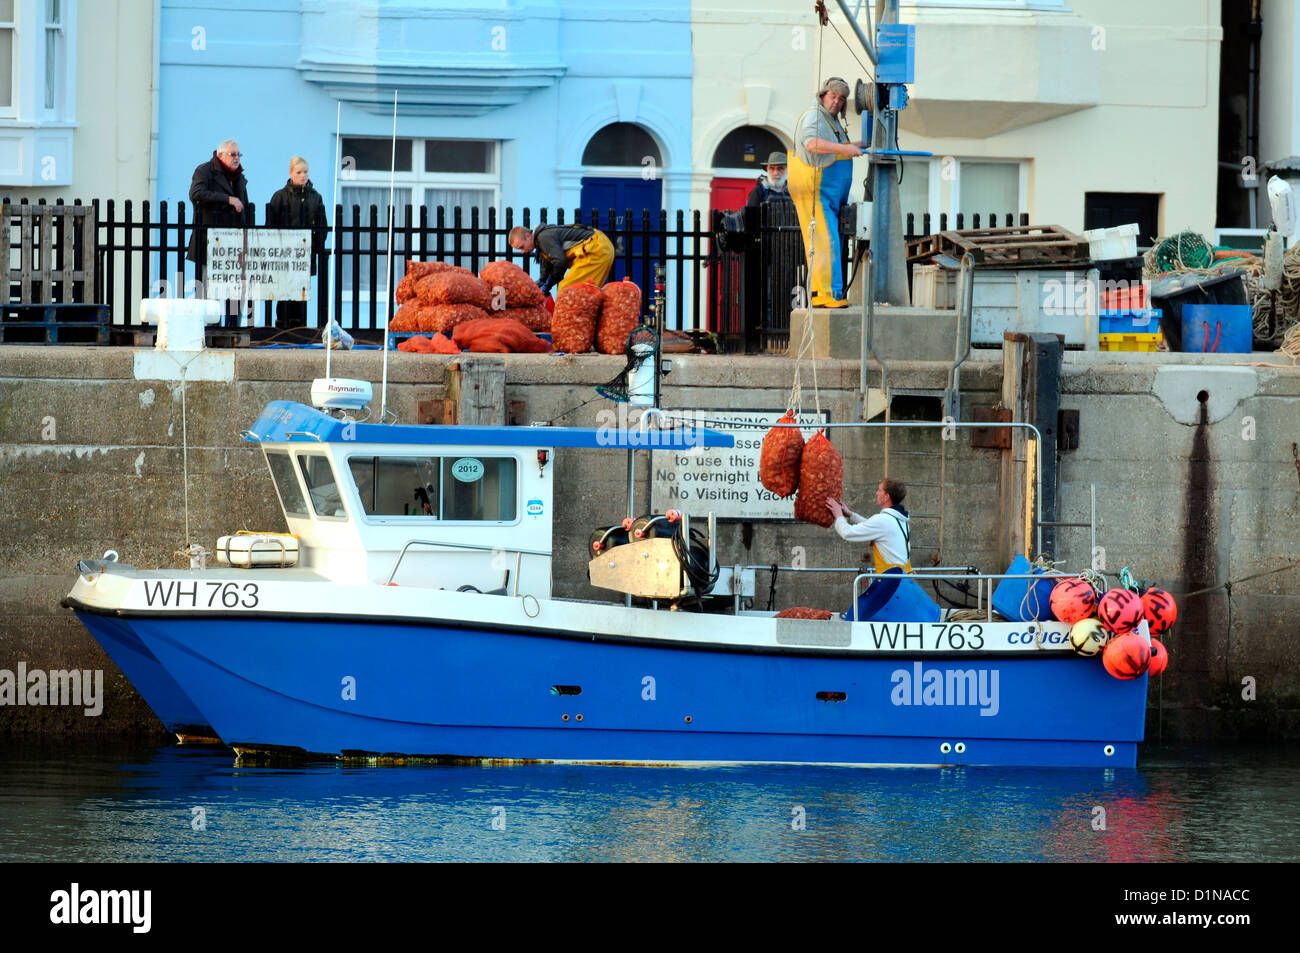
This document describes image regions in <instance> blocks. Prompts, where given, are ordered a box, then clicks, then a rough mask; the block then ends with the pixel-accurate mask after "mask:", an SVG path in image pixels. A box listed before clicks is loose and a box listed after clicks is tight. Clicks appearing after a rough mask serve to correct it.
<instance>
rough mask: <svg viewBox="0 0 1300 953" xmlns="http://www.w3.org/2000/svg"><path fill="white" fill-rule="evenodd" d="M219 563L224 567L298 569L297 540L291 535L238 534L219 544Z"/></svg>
mask: <svg viewBox="0 0 1300 953" xmlns="http://www.w3.org/2000/svg"><path fill="white" fill-rule="evenodd" d="M217 562H218V563H220V564H221V565H223V566H240V567H243V568H248V569H251V568H253V567H254V566H277V567H285V566H296V565H298V537H297V536H294V535H292V534H291V533H237V534H235V535H234V536H222V537H221V538H220V539H219V540H217Z"/></svg>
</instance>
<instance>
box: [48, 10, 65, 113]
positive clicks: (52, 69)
mask: <svg viewBox="0 0 1300 953" xmlns="http://www.w3.org/2000/svg"><path fill="white" fill-rule="evenodd" d="M44 2H45V23H44V40H45V50H44V54H45V55H44V60H45V64H44V65H45V88H44V92H43V99H42V102H43V108H44V110H45V111H46V112H47V113H53V114H54V115H56V116H57V115H59V114H60V113H61V112H62V111H63V97H64V92H65V90H66V88H67V82H66V78H65V73H66V72H67V60H68V44H67V31H66V30H65V28H64V27H65V24H64V20H63V18H64V14H65V13H66V10H65V9H64V0H44Z"/></svg>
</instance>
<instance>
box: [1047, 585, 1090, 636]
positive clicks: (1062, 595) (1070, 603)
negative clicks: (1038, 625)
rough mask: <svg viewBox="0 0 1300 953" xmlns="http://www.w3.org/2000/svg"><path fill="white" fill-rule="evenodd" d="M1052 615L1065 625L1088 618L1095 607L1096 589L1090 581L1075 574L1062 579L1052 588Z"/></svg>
mask: <svg viewBox="0 0 1300 953" xmlns="http://www.w3.org/2000/svg"><path fill="white" fill-rule="evenodd" d="M1051 603H1052V615H1054V616H1056V618H1057V619H1059V620H1060V621H1062V622H1064V623H1065V624H1066V625H1074V624H1075V623H1076V622H1081V621H1082V620H1084V619H1086V618H1088V616H1090V615H1092V613H1093V610H1094V609H1096V608H1097V590H1096V589H1093V588H1092V583H1090V582H1087V581H1085V580H1083V579H1080V578H1079V577H1078V576H1075V577H1074V578H1073V579H1062V580H1061V581H1060V582H1058V583H1057V584H1056V586H1055V588H1053V589H1052V599H1051Z"/></svg>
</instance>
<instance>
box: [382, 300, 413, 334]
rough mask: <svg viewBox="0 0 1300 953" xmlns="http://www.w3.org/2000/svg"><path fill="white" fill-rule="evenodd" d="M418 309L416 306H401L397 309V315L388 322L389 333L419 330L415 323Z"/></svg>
mask: <svg viewBox="0 0 1300 953" xmlns="http://www.w3.org/2000/svg"><path fill="white" fill-rule="evenodd" d="M419 309H420V306H419V305H416V304H404V305H402V306H401V307H400V308H398V309H397V313H396V314H394V315H393V320H391V321H389V322H388V330H390V331H418V330H420V328H419V326H418V325H417V323H416V322H417V321H418V320H419V318H418V315H417V312H418V311H419Z"/></svg>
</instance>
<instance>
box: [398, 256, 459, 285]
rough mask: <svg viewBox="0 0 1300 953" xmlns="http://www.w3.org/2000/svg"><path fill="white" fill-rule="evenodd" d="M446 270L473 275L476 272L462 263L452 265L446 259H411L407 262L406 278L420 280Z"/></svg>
mask: <svg viewBox="0 0 1300 953" xmlns="http://www.w3.org/2000/svg"><path fill="white" fill-rule="evenodd" d="M444 271H458V272H460V273H461V274H463V275H472V274H474V272H472V271H470V270H469V269H468V268H462V267H461V266H460V265H452V264H449V263H448V262H445V261H411V260H409V259H408V260H407V262H406V277H405V278H403V279H402V280H403V281H405V280H406V278H410V279H411V281H412V282H418V281H419V280H420V279H421V278H428V277H429V276H430V275H438V274H441V273H442V272H444Z"/></svg>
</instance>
